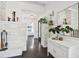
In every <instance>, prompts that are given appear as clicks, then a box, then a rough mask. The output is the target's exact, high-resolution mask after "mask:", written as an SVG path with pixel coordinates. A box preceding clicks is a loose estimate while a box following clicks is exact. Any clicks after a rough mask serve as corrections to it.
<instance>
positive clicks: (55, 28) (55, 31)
mask: <svg viewBox="0 0 79 59" xmlns="http://www.w3.org/2000/svg"><path fill="white" fill-rule="evenodd" d="M60 28H61V25H59V26H56V27H53V28H50V29H49V32H51V33H52V37H53V38H57V34H59V33H60V31H61V30H60Z"/></svg>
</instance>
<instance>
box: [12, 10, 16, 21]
mask: <svg viewBox="0 0 79 59" xmlns="http://www.w3.org/2000/svg"><path fill="white" fill-rule="evenodd" d="M15 16H16V12H15V11H13V12H12V21H14V22H15Z"/></svg>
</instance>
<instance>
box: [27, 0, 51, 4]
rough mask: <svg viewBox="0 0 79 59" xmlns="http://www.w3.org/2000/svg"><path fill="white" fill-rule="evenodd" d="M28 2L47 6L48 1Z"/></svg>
mask: <svg viewBox="0 0 79 59" xmlns="http://www.w3.org/2000/svg"><path fill="white" fill-rule="evenodd" d="M28 2H29V3H34V4H38V5H47V4H48V3H49V2H50V1H28Z"/></svg>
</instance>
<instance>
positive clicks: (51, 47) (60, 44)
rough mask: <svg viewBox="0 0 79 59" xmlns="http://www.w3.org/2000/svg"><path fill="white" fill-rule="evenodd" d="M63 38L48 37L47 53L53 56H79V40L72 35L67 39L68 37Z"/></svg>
mask: <svg viewBox="0 0 79 59" xmlns="http://www.w3.org/2000/svg"><path fill="white" fill-rule="evenodd" d="M63 38H64V40H63V41H59V40H52V39H49V40H48V53H50V54H51V55H53V56H54V57H55V58H79V53H78V52H79V41H77V40H75V39H74V38H72V37H71V38H69V39H68V37H67V38H66V37H63ZM65 38H66V39H65ZM76 39H78V38H76Z"/></svg>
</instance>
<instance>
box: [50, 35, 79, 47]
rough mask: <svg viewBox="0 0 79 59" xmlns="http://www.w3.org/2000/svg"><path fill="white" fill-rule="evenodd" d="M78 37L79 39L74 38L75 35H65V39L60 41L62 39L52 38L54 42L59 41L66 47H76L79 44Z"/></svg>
mask: <svg viewBox="0 0 79 59" xmlns="http://www.w3.org/2000/svg"><path fill="white" fill-rule="evenodd" d="M76 39H79V38H74V37H66V36H63V41H60V40H52V39H51V40H52V41H53V42H55V43H58V44H60V45H63V46H65V47H68V48H70V47H76V46H79V41H78V40H76Z"/></svg>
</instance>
